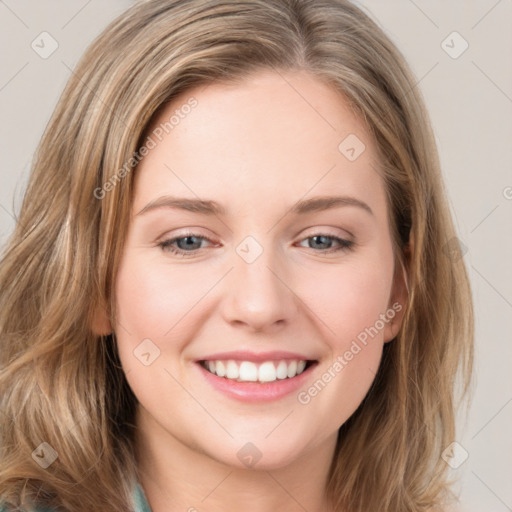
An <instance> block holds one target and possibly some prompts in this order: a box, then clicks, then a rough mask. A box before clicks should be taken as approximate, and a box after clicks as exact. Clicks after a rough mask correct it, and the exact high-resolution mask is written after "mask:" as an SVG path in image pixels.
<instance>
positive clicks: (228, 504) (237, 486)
mask: <svg viewBox="0 0 512 512" xmlns="http://www.w3.org/2000/svg"><path fill="white" fill-rule="evenodd" d="M137 426H138V428H137V432H138V434H137V438H136V448H137V450H136V453H137V459H138V469H139V482H140V484H141V485H142V487H143V488H144V492H145V494H146V497H147V499H148V502H149V505H150V507H151V510H152V512H175V511H176V512H178V511H179V512H183V511H189V512H200V511H203V510H208V511H209V512H226V511H230V510H244V512H268V510H279V511H281V512H292V511H293V512H297V511H302V510H307V511H308V512H330V511H332V510H333V507H332V505H331V504H330V503H329V501H328V499H327V497H326V493H325V489H326V485H327V479H328V473H329V468H330V464H331V461H332V457H333V455H334V450H335V446H336V436H335V435H334V436H332V437H330V438H328V439H326V440H325V441H324V442H323V443H322V444H321V445H320V446H318V445H316V446H315V448H314V450H312V451H311V452H308V453H303V454H301V455H300V456H298V457H297V458H296V459H294V460H292V461H289V462H288V463H286V464H275V465H274V466H273V467H268V468H258V467H257V464H256V465H255V466H254V467H253V468H245V467H233V466H229V465H226V464H224V463H223V462H222V461H219V460H216V459H214V458H213V457H211V456H210V455H208V454H206V453H204V451H202V450H201V449H200V448H199V447H194V446H189V445H187V444H185V443H183V442H181V441H180V440H179V439H177V438H176V437H174V436H173V435H171V434H170V433H169V432H168V431H166V430H165V429H163V428H162V427H161V426H160V425H158V424H157V423H156V422H155V421H154V419H152V418H151V417H149V416H148V415H147V413H144V412H142V413H141V411H140V409H139V411H138V414H137Z"/></svg>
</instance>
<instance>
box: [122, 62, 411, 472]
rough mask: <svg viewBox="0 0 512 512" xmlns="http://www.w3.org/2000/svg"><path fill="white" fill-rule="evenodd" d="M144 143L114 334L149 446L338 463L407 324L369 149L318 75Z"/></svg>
mask: <svg viewBox="0 0 512 512" xmlns="http://www.w3.org/2000/svg"><path fill="white" fill-rule="evenodd" d="M152 130H153V131H152V132H150V133H149V135H150V137H151V141H150V139H146V141H145V145H146V151H142V152H141V154H144V153H146V152H147V154H146V156H145V157H144V158H143V160H142V162H141V164H140V165H139V166H138V168H137V170H136V173H137V174H136V180H135V196H134V201H133V210H132V217H131V220H130V227H129V233H128V238H127V241H126V245H125V247H124V253H123V255H122V259H121V265H120V269H119V273H118V276H117V281H116V306H117V313H118V322H117V324H116V325H115V326H113V327H114V330H115V333H116V336H117V340H118V344H119V353H120V358H121V361H122V365H123V368H124V371H125V373H126V376H127V379H128V382H129V384H130V386H131V388H132V389H133V391H134V393H135V395H136V397H137V399H138V400H139V402H140V406H139V411H138V412H139V418H140V421H141V424H142V425H143V427H142V428H143V431H144V434H145V435H146V436H153V437H154V438H158V439H159V440H160V441H164V442H165V439H168V440H172V442H173V443H176V442H178V443H179V444H180V446H183V447H186V448H189V449H191V450H193V451H195V452H198V453H203V454H206V455H207V456H209V457H210V458H212V459H215V460H217V461H220V462H223V463H226V464H228V465H231V466H237V467H244V465H245V466H252V465H254V464H255V463H257V467H260V468H276V467H280V466H284V465H285V464H288V463H290V462H293V461H294V460H295V459H297V458H298V457H301V456H306V455H308V453H309V452H315V451H316V450H320V449H321V448H322V447H325V446H327V445H329V446H331V447H332V446H333V443H334V441H335V439H336V435H337V430H338V428H339V427H340V426H341V425H342V424H343V423H344V422H345V421H346V420H347V419H348V418H349V417H350V416H351V415H352V413H353V412H354V411H355V410H356V408H357V407H358V405H359V404H360V403H361V401H362V399H363V398H364V396H365V395H366V393H367V392H368V390H369V387H370V385H371V383H372V381H373V379H374V377H375V374H376V372H377V368H378V366H379V362H380V359H381V354H382V348H383V345H384V343H385V342H387V341H389V340H391V339H392V338H393V337H394V335H395V334H396V331H397V330H398V326H399V323H400V318H401V316H402V314H403V309H404V308H403V300H404V295H403V285H402V281H401V279H399V278H398V277H397V279H396V280H394V257H393V251H392V242H391V236H390V229H389V226H388V212H387V206H386V194H385V188H384V184H383V181H382V179H381V177H380V176H379V174H378V172H377V169H378V161H377V154H376V149H375V146H374V143H373V142H372V140H371V139H370V136H369V134H368V132H367V131H366V130H365V128H364V126H363V124H362V123H361V122H360V121H359V119H358V118H356V117H355V116H354V114H353V113H352V112H351V111H350V110H349V108H348V106H347V103H346V102H345V101H344V99H343V98H342V97H341V96H340V95H339V94H337V93H336V92H334V91H333V90H331V89H330V88H328V87H327V86H325V85H323V84H322V83H321V82H319V81H317V79H315V78H313V77H312V76H311V75H308V74H306V73H303V72H301V73H298V72H295V73H290V72H288V73H284V74H277V73H273V72H268V71H265V72H261V73H258V74H257V75H254V76H253V77H251V78H250V79H248V80H247V81H246V82H244V83H243V85H229V86H228V85H220V84H214V85H209V86H206V87H200V88H197V89H194V90H191V91H189V92H187V93H185V94H183V95H182V96H180V97H178V98H175V99H174V101H173V102H172V103H171V104H169V105H168V106H167V107H166V108H165V110H163V111H162V112H161V113H160V115H159V117H158V119H157V120H156V121H155V123H154V125H153V126H152ZM174 251H176V252H174ZM400 275H401V273H397V276H400ZM301 371H302V373H300V372H301ZM212 372H215V373H212Z"/></svg>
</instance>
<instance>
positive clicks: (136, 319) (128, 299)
mask: <svg viewBox="0 0 512 512" xmlns="http://www.w3.org/2000/svg"><path fill="white" fill-rule="evenodd" d="M213 282H214V279H213V277H212V275H211V273H210V274H209V275H208V272H201V274H199V273H198V272H197V271H191V270H188V271H187V270H185V265H184V266H183V271H182V270H181V269H180V270H178V271H176V270H174V271H173V272H172V273H171V272H166V269H165V267H162V266H161V265H160V266H156V265H153V264H151V262H149V263H148V261H147V260H144V259H143V258H137V256H136V255H130V256H129V257H127V258H126V259H125V260H124V261H123V262H122V264H121V266H120V269H119V273H118V277H117V283H116V301H117V302H116V304H117V312H118V324H119V327H120V330H121V331H122V332H123V333H124V334H125V335H126V333H127V332H129V333H130V338H132V339H133V341H136V340H138V342H140V341H141V339H143V338H151V339H154V340H155V342H156V343H157V344H158V343H159V342H160V341H163V340H164V339H166V337H168V336H172V337H173V338H175V339H179V338H180V335H185V334H186V333H185V331H186V327H187V326H188V325H189V323H190V315H189V314H190V312H191V310H192V309H193V308H198V307H199V309H200V304H199V301H200V299H201V297H202V296H204V295H205V294H206V293H207V291H208V289H209V288H211V286H212V283H213ZM191 316H193V315H191ZM123 328H124V329H123ZM157 340H158V341H157Z"/></svg>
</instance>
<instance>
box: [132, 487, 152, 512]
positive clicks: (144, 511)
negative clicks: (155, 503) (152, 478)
mask: <svg viewBox="0 0 512 512" xmlns="http://www.w3.org/2000/svg"><path fill="white" fill-rule="evenodd" d="M133 497H134V500H135V512H151V508H150V507H149V503H148V500H147V499H146V495H145V494H144V490H143V489H142V487H141V486H140V484H137V485H136V486H135V490H134V495H133Z"/></svg>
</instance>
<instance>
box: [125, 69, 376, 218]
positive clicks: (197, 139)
mask: <svg viewBox="0 0 512 512" xmlns="http://www.w3.org/2000/svg"><path fill="white" fill-rule="evenodd" d="M191 105H193V106H191ZM148 136H149V137H150V138H152V139H153V141H154V142H155V147H154V148H153V149H151V151H149V153H148V154H147V155H146V156H145V157H144V159H143V160H142V162H141V163H140V165H139V167H138V169H137V172H136V195H135V204H134V209H136V210H137V211H139V210H140V209H141V208H143V207H144V206H145V205H146V203H147V202H148V201H150V200H154V199H155V198H156V197H157V196H158V195H163V194H172V195H175V196H176V195H178V196H186V197H196V198H207V197H208V198H210V197H212V196H215V199H217V200H218V201H219V202H222V203H227V204H231V205H234V206H241V205H242V204H244V205H246V206H247V207H258V208H261V205H262V204H263V203H265V204H279V203H280V202H282V201H283V200H284V201H285V202H286V203H290V202H293V201H296V200H298V199H301V198H304V197H306V196H307V195H308V194H309V195H325V194H332V193H334V192H340V193H344V194H349V195H362V196H366V199H367V200H369V199H370V198H371V196H374V197H373V199H372V201H373V202H375V201H381V200H382V199H383V185H382V183H381V179H380V176H379V174H378V165H379V162H378V159H377V152H376V148H375V145H374V142H373V140H371V138H370V136H369V133H368V131H367V129H366V128H365V126H364V123H363V122H362V121H361V120H360V118H359V117H358V116H357V115H356V114H355V113H354V112H353V110H352V109H351V108H350V106H349V105H348V103H347V102H346V100H345V99H344V97H343V96H342V95H341V94H340V93H339V92H337V91H336V90H334V89H333V88H331V87H329V86H328V85H326V84H325V83H323V82H321V81H320V80H319V79H317V78H315V77H313V76H312V75H310V74H308V73H306V72H286V73H285V72H279V73H277V72H273V71H262V72H259V73H257V74H254V75H252V76H250V77H248V78H247V79H245V80H244V81H242V82H241V83H239V84H236V85H235V84H229V85H227V84H223V83H213V84H208V85H206V86H201V87H197V88H195V89H191V90H189V91H187V92H185V93H183V94H181V95H180V96H178V97H176V98H174V100H173V101H172V102H171V103H169V104H167V105H166V106H165V108H163V109H162V110H161V111H160V112H159V114H158V116H157V117H156V118H155V119H154V121H153V123H152V126H151V127H150V130H149V131H148ZM361 199H362V200H365V199H364V197H362V198H361ZM381 202H382V201H381ZM377 206H378V205H377ZM228 213H229V212H228Z"/></svg>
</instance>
